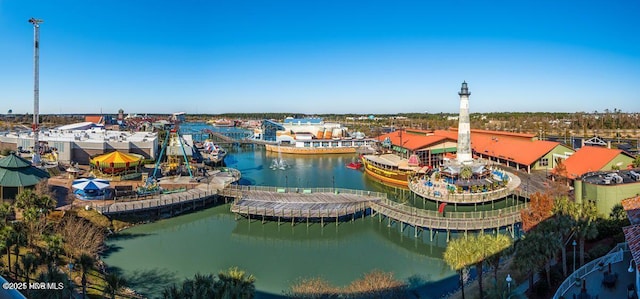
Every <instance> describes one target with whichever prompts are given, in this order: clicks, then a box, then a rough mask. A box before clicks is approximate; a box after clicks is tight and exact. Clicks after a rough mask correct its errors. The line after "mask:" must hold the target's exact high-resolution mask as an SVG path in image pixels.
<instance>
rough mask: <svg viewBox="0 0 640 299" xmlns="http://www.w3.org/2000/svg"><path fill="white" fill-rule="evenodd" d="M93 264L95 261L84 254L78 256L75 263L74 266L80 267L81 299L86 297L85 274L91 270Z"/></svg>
mask: <svg viewBox="0 0 640 299" xmlns="http://www.w3.org/2000/svg"><path fill="white" fill-rule="evenodd" d="M94 262H95V260H94V259H93V257H92V256H90V255H88V254H86V253H83V254H82V255H80V257H79V258H78V260H77V261H76V264H77V265H78V266H79V267H80V271H81V272H82V298H85V297H86V296H87V273H89V271H90V270H91V269H93V264H94Z"/></svg>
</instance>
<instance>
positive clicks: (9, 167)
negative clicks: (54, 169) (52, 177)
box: [0, 153, 49, 199]
mask: <svg viewBox="0 0 640 299" xmlns="http://www.w3.org/2000/svg"><path fill="white" fill-rule="evenodd" d="M48 178H49V173H48V172H47V171H46V170H43V169H40V168H38V167H35V166H33V165H31V163H30V162H29V161H27V160H25V159H24V158H21V157H18V156H16V154H14V153H11V154H10V155H8V156H6V157H4V158H2V159H0V198H2V199H5V198H6V199H14V198H15V197H16V195H17V194H18V193H20V192H22V190H24V189H25V188H33V187H34V186H35V185H37V184H38V183H40V182H41V181H43V180H46V179H48Z"/></svg>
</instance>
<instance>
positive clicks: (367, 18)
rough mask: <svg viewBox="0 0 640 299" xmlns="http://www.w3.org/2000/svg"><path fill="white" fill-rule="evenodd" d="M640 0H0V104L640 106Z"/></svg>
mask: <svg viewBox="0 0 640 299" xmlns="http://www.w3.org/2000/svg"><path fill="white" fill-rule="evenodd" d="M639 11H640V1H635V0H630V1H513V0H511V1H455V0H454V1H374V0H370V1H344V0H343V1H300V0H292V1H278V0H271V1H266V0H265V1H204V0H185V1H158V0H155V1H146V0H134V1H124V0H121V1H115V0H95V1H93V0H92V1H81V0H78V1H31V0H0V112H2V113H5V112H6V111H7V110H8V109H12V110H13V111H14V113H20V114H22V113H26V112H32V109H33V104H32V100H33V57H32V55H33V48H32V47H33V44H32V42H33V28H32V26H31V25H30V24H29V23H28V22H27V20H28V19H29V18H30V17H36V18H41V19H43V20H44V23H43V24H42V26H41V51H40V52H41V53H40V54H41V60H40V69H41V74H40V107H41V108H40V109H41V112H42V113H99V112H100V111H103V112H104V113H116V112H117V110H118V109H120V108H123V109H124V110H125V111H126V112H138V113H144V112H148V113H169V112H175V111H186V112H187V113H225V112H303V113H398V112H424V111H428V112H430V113H436V112H456V111H457V110H458V96H457V91H458V90H459V88H460V83H461V82H462V81H463V80H466V81H467V82H469V88H470V91H471V93H472V95H471V98H470V105H471V111H472V112H490V111H566V112H574V111H588V112H590V111H594V110H598V111H603V110H604V109H610V110H613V109H614V108H617V109H622V111H625V112H640V96H639V95H638V94H639V92H640V91H639V88H638V87H637V86H638V82H639V81H640V33H639V32H640V30H639V29H640V18H638V17H637V13H638V12H639Z"/></svg>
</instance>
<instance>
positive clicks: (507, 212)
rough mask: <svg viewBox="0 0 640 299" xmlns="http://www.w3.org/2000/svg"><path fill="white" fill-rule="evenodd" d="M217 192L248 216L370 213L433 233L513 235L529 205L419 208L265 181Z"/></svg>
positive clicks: (380, 196) (373, 195) (371, 195)
mask: <svg viewBox="0 0 640 299" xmlns="http://www.w3.org/2000/svg"><path fill="white" fill-rule="evenodd" d="M220 195H222V196H226V197H233V198H234V201H233V205H232V206H231V211H232V212H234V213H236V214H238V215H241V216H245V217H248V218H251V217H258V218H259V217H262V221H263V222H264V221H266V219H274V218H277V219H278V221H280V220H281V219H283V218H284V219H289V220H291V223H292V225H293V224H294V223H295V220H296V219H298V220H300V221H303V220H304V219H306V220H307V223H308V222H309V219H313V220H315V221H317V220H320V221H321V222H324V219H325V218H328V219H332V218H334V219H335V220H336V222H337V221H338V220H339V218H341V217H342V218H344V217H345V216H351V219H354V218H355V217H358V216H364V215H366V214H371V215H373V216H375V215H377V216H378V217H379V219H380V221H382V218H383V217H385V218H387V221H388V223H389V226H390V225H391V224H392V223H398V224H399V225H400V227H401V230H404V227H405V226H407V225H408V226H413V227H414V230H415V236H416V237H417V235H418V231H419V230H425V229H427V230H429V232H430V236H431V238H432V237H433V236H434V235H435V234H437V232H438V231H446V232H447V236H449V233H450V232H451V231H464V232H467V231H485V230H495V231H496V232H497V230H499V229H503V228H504V229H507V231H509V232H510V233H511V235H512V236H513V237H515V232H516V224H517V223H520V222H521V221H522V219H521V217H520V211H521V210H522V209H524V208H527V207H528V205H529V204H528V203H522V204H518V205H515V206H510V207H507V208H503V209H496V210H491V211H477V212H447V213H446V214H442V213H438V212H437V211H431V210H424V209H418V208H415V207H410V206H407V205H405V204H402V203H398V202H395V201H392V200H390V199H388V198H387V194H386V193H380V192H373V191H364V190H351V189H341V188H335V189H334V188H311V189H304V188H283V187H265V186H229V187H227V188H225V189H224V190H222V191H221V193H220Z"/></svg>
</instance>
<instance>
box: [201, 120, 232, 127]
mask: <svg viewBox="0 0 640 299" xmlns="http://www.w3.org/2000/svg"><path fill="white" fill-rule="evenodd" d="M207 123H209V124H211V125H212V126H214V127H235V122H234V121H232V120H228V119H216V120H210V121H208V122H207Z"/></svg>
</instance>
